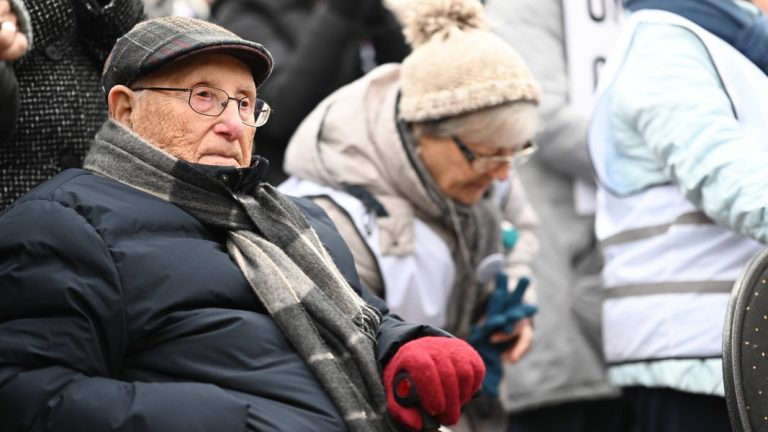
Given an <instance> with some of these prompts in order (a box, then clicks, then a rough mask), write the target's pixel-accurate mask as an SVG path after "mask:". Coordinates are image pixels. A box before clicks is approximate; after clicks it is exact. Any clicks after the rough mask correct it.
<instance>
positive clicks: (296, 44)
mask: <svg viewBox="0 0 768 432" xmlns="http://www.w3.org/2000/svg"><path fill="white" fill-rule="evenodd" d="M349 1H359V0H349ZM376 19H377V21H378V22H377V23H376V24H375V25H369V26H367V27H366V26H365V25H364V24H363V23H360V22H357V21H354V20H352V19H350V18H345V17H343V16H341V15H340V14H338V13H336V12H335V11H334V10H332V9H331V8H329V7H326V5H325V3H324V2H319V1H315V0H216V1H215V2H214V3H213V5H212V8H211V21H213V22H215V23H217V24H219V25H221V26H223V27H225V28H227V29H229V30H232V31H233V32H235V33H237V34H238V35H239V36H240V37H242V38H244V39H248V40H251V41H254V42H258V43H260V44H262V45H264V46H265V47H266V48H267V49H268V50H269V51H270V52H271V53H272V55H273V56H274V58H275V67H274V70H273V71H272V76H271V77H270V78H269V79H268V80H267V81H266V82H265V83H264V85H263V86H262V87H261V88H259V95H260V96H259V97H260V98H262V99H264V100H265V101H267V103H269V104H270V106H272V108H274V109H275V112H274V114H273V115H272V116H271V117H270V119H269V122H268V123H267V124H266V125H264V126H262V127H261V128H259V132H258V137H259V139H258V140H257V141H258V142H257V143H256V145H255V148H254V152H255V153H258V154H260V155H261V156H264V157H266V158H267V159H269V162H270V170H269V172H268V173H267V180H268V181H270V182H271V183H273V184H277V183H279V182H280V181H282V180H284V179H285V178H286V175H285V173H284V172H283V153H285V148H286V146H287V145H288V140H289V139H290V138H291V135H293V132H294V131H295V130H296V128H297V127H298V126H299V123H300V122H301V121H302V120H303V119H304V117H306V116H307V114H309V112H310V111H312V110H313V109H314V108H315V106H316V105H317V104H318V103H320V101H321V100H323V99H324V98H325V97H326V96H328V95H329V94H331V93H332V92H333V91H334V90H336V89H337V88H339V87H341V86H343V85H345V84H347V83H350V82H352V81H354V80H356V79H357V78H360V77H361V76H363V74H364V72H367V70H368V69H370V68H371V67H372V66H373V64H382V63H390V62H400V61H402V60H403V58H405V56H406V55H407V54H408V53H409V52H410V48H409V47H408V45H407V44H406V42H405V38H404V36H403V34H402V29H401V27H400V24H399V23H398V22H397V20H396V19H395V17H394V15H392V13H391V12H389V10H387V9H384V8H382V9H381V14H380V15H379V16H378V17H376ZM362 53H368V54H372V55H373V58H370V59H368V61H370V62H372V63H373V64H369V65H364V64H363V63H362V61H361V56H364V55H365V54H362Z"/></svg>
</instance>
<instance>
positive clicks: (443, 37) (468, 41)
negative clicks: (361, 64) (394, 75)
mask: <svg viewBox="0 0 768 432" xmlns="http://www.w3.org/2000/svg"><path fill="white" fill-rule="evenodd" d="M404 33H405V37H406V39H408V42H409V43H410V44H411V46H412V47H413V51H412V52H411V54H410V55H409V56H408V57H406V58H405V59H404V60H403V63H402V67H401V75H400V86H401V89H400V90H401V97H400V105H399V109H400V117H401V118H402V119H403V120H405V121H408V122H417V121H425V120H438V119H442V118H446V117H451V116H455V115H459V114H464V113H468V112H472V111H477V110H479V109H483V108H490V107H493V106H497V105H501V104H505V103H509V102H515V101H530V102H534V103H538V100H539V95H540V93H541V89H540V86H539V84H538V83H537V82H536V80H535V79H534V78H533V74H531V71H530V69H528V65H526V64H525V62H524V61H523V59H522V57H520V55H519V54H518V53H517V51H515V50H514V49H513V48H512V47H511V46H510V45H509V44H508V43H507V42H505V41H504V40H503V39H502V38H500V37H499V36H497V35H495V34H493V33H491V31H490V30H489V26H488V23H487V21H486V18H485V9H484V8H483V6H482V5H481V4H480V2H479V1H477V0H414V1H413V2H412V4H411V10H410V13H409V15H408V16H407V17H406V24H405V29H404Z"/></svg>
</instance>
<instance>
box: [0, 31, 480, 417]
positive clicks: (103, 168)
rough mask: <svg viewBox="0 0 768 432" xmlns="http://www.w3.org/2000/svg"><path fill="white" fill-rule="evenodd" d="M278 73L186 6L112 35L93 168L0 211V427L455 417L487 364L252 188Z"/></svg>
mask: <svg viewBox="0 0 768 432" xmlns="http://www.w3.org/2000/svg"><path fill="white" fill-rule="evenodd" d="M271 68H272V56H271V55H270V54H269V52H268V51H267V50H266V49H265V48H264V47H263V46H261V45H260V44H258V43H254V42H249V41H245V40H243V39H241V38H239V37H237V36H235V35H234V34H233V33H231V32H229V31H226V30H224V29H223V28H221V27H218V26H216V25H213V24H210V23H206V22H204V21H200V20H196V19H192V18H181V17H172V18H158V19H155V20H149V21H145V22H142V23H139V24H138V25H136V26H135V27H134V28H133V29H132V30H131V31H130V32H128V33H127V34H126V35H125V36H124V37H122V38H120V39H119V40H118V41H117V43H116V45H115V47H114V48H113V50H112V52H111V54H110V56H109V58H108V60H107V64H106V65H105V69H104V73H103V76H102V83H103V86H104V91H105V94H106V96H107V102H108V106H109V113H110V119H109V120H107V121H106V122H105V123H104V125H103V127H102V128H101V130H100V131H99V132H98V133H97V135H96V138H95V140H94V141H93V143H92V147H91V149H90V151H89V153H88V154H87V157H86V161H85V164H84V168H85V169H70V170H67V171H64V172H62V173H60V174H59V175H57V176H55V177H54V178H52V179H50V180H48V181H46V182H45V183H43V184H41V185H40V186H38V187H37V188H35V189H34V190H32V191H31V192H29V193H28V194H26V195H25V196H23V197H22V198H20V199H19V200H17V201H16V202H15V203H14V204H13V205H12V206H11V207H9V208H8V209H6V210H5V211H4V212H3V213H2V215H0V293H1V295H2V298H3V301H2V302H0V419H2V422H0V424H2V427H1V429H2V430H3V431H21V430H24V431H42V430H57V431H111V430H131V431H163V432H172V431H184V432H189V431H235V430H237V431H242V430H246V431H257V430H258V431H276V430H283V431H304V430H321V431H342V430H350V431H387V430H396V429H398V428H400V429H403V430H421V429H422V428H424V427H427V426H429V427H434V426H435V425H436V424H437V423H443V424H450V423H454V422H456V421H457V420H458V417H459V412H460V409H461V407H462V405H464V404H465V403H467V402H468V401H469V400H470V399H471V398H472V397H473V396H474V394H475V393H476V392H477V390H478V389H479V388H480V384H481V382H482V379H483V375H484V367H483V364H482V361H481V359H480V357H479V355H478V354H477V353H476V352H475V351H474V350H473V349H472V348H471V347H470V346H469V345H468V344H467V343H466V342H463V341H461V340H459V339H457V338H453V337H450V335H448V334H446V333H444V332H442V331H440V330H437V329H434V328H431V327H427V326H420V325H412V324H408V323H405V322H403V321H401V320H400V319H399V318H397V317H396V316H393V315H390V314H388V312H387V310H386V308H385V307H384V306H383V303H382V301H381V300H380V299H377V298H375V297H373V296H372V295H370V294H369V293H368V292H367V291H366V290H365V289H364V288H363V287H362V286H361V285H360V283H359V279H358V277H357V273H356V270H355V267H354V260H353V258H352V256H351V254H350V252H349V249H348V248H347V247H346V245H345V244H344V242H343V241H342V240H341V237H340V236H339V235H338V233H337V231H336V229H335V227H334V226H333V224H332V223H331V222H330V220H329V219H328V218H327V216H326V215H325V214H324V213H323V212H322V210H320V209H319V207H316V206H314V205H313V204H311V203H310V202H308V201H303V200H299V199H293V198H288V197H286V196H284V195H282V194H281V193H280V192H277V191H276V190H275V189H274V188H273V187H271V186H270V185H268V184H265V183H262V182H261V181H260V179H261V177H262V176H263V174H264V172H265V170H266V168H267V162H266V160H265V159H263V158H261V157H259V156H256V157H253V158H252V157H251V151H252V145H253V137H254V135H255V131H256V128H257V127H258V126H261V125H263V124H264V123H265V122H266V121H267V119H268V117H269V115H270V113H271V109H270V108H269V105H268V104H267V103H266V102H265V101H262V100H261V99H258V97H257V96H258V95H257V87H258V86H259V85H260V84H261V83H263V82H264V80H265V79H266V78H267V77H268V76H269V73H270V71H271ZM427 421H429V423H427ZM430 425H431V426H430Z"/></svg>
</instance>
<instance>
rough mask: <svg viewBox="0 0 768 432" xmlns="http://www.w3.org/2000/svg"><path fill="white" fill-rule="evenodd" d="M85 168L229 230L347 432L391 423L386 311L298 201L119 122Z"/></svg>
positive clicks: (231, 246)
mask: <svg viewBox="0 0 768 432" xmlns="http://www.w3.org/2000/svg"><path fill="white" fill-rule="evenodd" d="M84 166H85V168H86V169H88V170H90V171H93V172H95V173H97V174H100V175H103V176H105V177H108V178H111V179H113V180H116V181H119V182H121V183H124V184H127V185H129V186H132V187H134V188H136V189H139V190H142V191H144V192H147V193H149V194H151V195H154V196H156V197H158V198H161V199H163V200H165V201H168V202H170V203H172V204H174V205H176V206H178V207H180V208H182V209H184V210H185V211H187V212H188V213H190V214H192V215H193V216H194V217H195V218H197V219H198V220H200V221H201V222H203V223H205V224H206V225H209V226H214V227H218V228H221V229H225V230H227V232H228V239H227V245H226V246H227V250H228V252H229V254H230V256H231V257H232V259H233V260H234V261H235V263H237V265H238V266H239V267H240V270H241V271H242V272H243V275H244V276H245V278H246V279H247V280H248V283H249V284H250V286H251V288H252V289H253V291H254V293H255V294H256V295H257V296H258V297H259V299H260V300H261V302H262V303H263V304H264V306H265V307H266V309H267V311H268V312H269V314H270V315H271V316H272V318H273V319H274V320H275V321H276V322H277V324H278V325H279V326H280V328H281V330H282V331H283V333H284V334H285V336H286V338H287V339H288V340H289V341H290V343H291V344H292V345H293V347H294V348H295V349H296V351H297V352H298V353H299V354H300V355H301V357H302V358H303V359H304V361H305V362H306V363H307V365H308V366H309V368H310V369H311V370H312V372H313V373H314V375H315V377H316V378H317V379H318V381H319V382H320V384H321V385H322V386H323V388H324V390H325V391H326V393H328V395H329V396H330V397H331V399H332V400H333V401H334V403H335V405H336V407H337V408H338V409H339V411H340V413H341V414H342V416H343V418H344V420H345V422H346V424H347V426H348V428H349V430H350V431H387V430H391V429H392V425H391V423H390V420H389V418H388V416H387V415H386V397H385V394H384V389H383V386H382V383H381V379H380V376H379V370H378V365H377V362H376V359H375V343H376V338H375V337H376V332H377V330H378V326H379V323H380V320H381V316H380V315H379V313H378V311H376V310H375V309H373V308H371V307H370V306H368V305H367V304H365V302H364V301H363V300H362V299H361V298H360V297H359V296H358V295H357V294H356V293H355V292H354V290H352V288H351V287H350V286H349V284H347V282H346V281H345V280H344V278H343V277H342V276H341V274H340V272H339V271H338V269H337V268H336V266H335V264H334V263H333V260H332V258H331V257H330V255H329V254H328V252H327V251H326V250H325V248H324V247H323V245H322V244H321V242H320V240H319V238H318V237H317V234H316V233H315V232H314V230H312V228H311V227H310V226H309V223H308V222H307V220H306V219H305V217H304V215H303V214H302V213H301V211H300V210H299V209H298V208H297V207H296V206H295V205H294V204H293V203H292V202H291V201H289V200H288V199H286V198H284V197H283V196H282V195H281V194H280V193H279V192H277V191H276V190H275V188H274V187H272V186H270V185H268V184H263V185H260V187H258V188H256V192H254V193H253V195H252V196H247V195H241V194H235V193H233V192H231V191H230V190H229V189H227V188H226V186H225V185H224V184H223V183H221V182H219V181H218V180H216V179H215V178H213V177H210V176H208V175H206V174H204V173H202V172H200V171H198V170H197V169H196V168H195V167H194V166H193V165H191V164H189V163H187V162H184V161H181V160H179V159H177V158H175V157H173V156H171V155H169V154H167V153H165V152H163V151H161V150H159V149H157V148H155V147H154V146H152V145H150V144H148V143H147V142H146V141H143V140H142V139H141V138H140V137H138V136H137V135H135V134H134V133H132V132H131V131H129V130H128V129H126V128H124V127H122V126H120V125H119V124H117V123H115V122H114V121H112V120H109V121H107V122H106V123H105V124H104V126H103V127H102V128H101V130H100V131H99V133H98V134H97V135H96V139H95V140H94V142H93V144H92V146H91V149H90V151H89V153H88V155H87V156H86V159H85V164H84Z"/></svg>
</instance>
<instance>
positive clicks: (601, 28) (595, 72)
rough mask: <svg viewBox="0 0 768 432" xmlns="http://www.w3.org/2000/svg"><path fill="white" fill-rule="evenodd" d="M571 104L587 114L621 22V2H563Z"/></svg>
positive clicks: (567, 0)
mask: <svg viewBox="0 0 768 432" xmlns="http://www.w3.org/2000/svg"><path fill="white" fill-rule="evenodd" d="M563 14H564V17H563V19H564V20H565V23H564V24H565V41H566V52H567V58H568V78H569V80H570V83H569V84H570V93H569V94H570V98H571V104H572V105H573V106H574V107H576V108H577V109H578V110H579V111H581V112H583V113H584V115H588V114H589V111H590V107H591V103H592V94H593V92H594V90H595V86H596V85H597V80H598V77H599V76H600V69H601V68H602V66H603V64H604V63H605V59H606V58H607V57H608V54H609V53H610V52H611V49H612V48H613V44H614V42H615V41H616V38H617V36H618V32H619V27H620V25H621V21H622V15H623V12H622V8H621V0H563Z"/></svg>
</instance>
